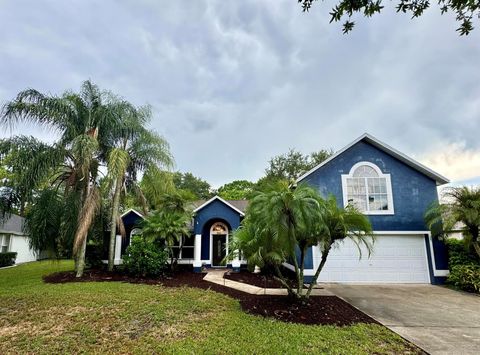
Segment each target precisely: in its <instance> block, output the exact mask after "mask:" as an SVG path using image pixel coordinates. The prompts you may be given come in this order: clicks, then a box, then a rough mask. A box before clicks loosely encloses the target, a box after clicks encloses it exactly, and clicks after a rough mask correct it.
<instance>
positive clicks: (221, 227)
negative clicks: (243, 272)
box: [210, 222, 228, 267]
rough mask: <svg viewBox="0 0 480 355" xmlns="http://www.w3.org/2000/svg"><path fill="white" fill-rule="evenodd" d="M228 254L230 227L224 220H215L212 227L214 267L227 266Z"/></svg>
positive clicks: (211, 245)
mask: <svg viewBox="0 0 480 355" xmlns="http://www.w3.org/2000/svg"><path fill="white" fill-rule="evenodd" d="M227 254H228V227H227V225H226V224H225V223H223V222H214V223H213V224H212V227H211V228H210V255H211V256H212V267H225V266H226V263H225V260H224V259H225V256H227Z"/></svg>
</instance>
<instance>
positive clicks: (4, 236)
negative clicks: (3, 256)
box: [0, 233, 13, 253]
mask: <svg viewBox="0 0 480 355" xmlns="http://www.w3.org/2000/svg"><path fill="white" fill-rule="evenodd" d="M7 237H10V238H9V239H8V244H6V245H4V244H3V243H4V240H7ZM12 239H13V238H12V235H11V234H10V233H2V234H0V252H2V248H3V247H4V246H6V247H7V251H6V252H5V253H8V252H10V248H11V246H12Z"/></svg>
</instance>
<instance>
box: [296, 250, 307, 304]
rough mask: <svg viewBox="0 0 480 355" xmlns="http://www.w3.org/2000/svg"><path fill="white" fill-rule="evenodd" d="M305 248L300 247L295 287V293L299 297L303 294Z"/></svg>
mask: <svg viewBox="0 0 480 355" xmlns="http://www.w3.org/2000/svg"><path fill="white" fill-rule="evenodd" d="M305 249H306V247H305V246H303V245H302V246H301V247H300V267H299V275H298V285H297V293H298V294H299V295H300V296H301V295H302V293H303V275H304V269H305V251H306V250H305Z"/></svg>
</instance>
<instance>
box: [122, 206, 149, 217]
mask: <svg viewBox="0 0 480 355" xmlns="http://www.w3.org/2000/svg"><path fill="white" fill-rule="evenodd" d="M132 212H133V213H135V214H136V215H137V216H139V217H140V218H142V219H145V217H144V216H143V214H141V213H140V212H138V211H137V210H135V209H133V208H130V209H129V210H127V211H125V212H123V213H122V215H121V216H120V218H122V217H125V216H126V215H127V214H129V213H132Z"/></svg>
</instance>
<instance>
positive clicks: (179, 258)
mask: <svg viewBox="0 0 480 355" xmlns="http://www.w3.org/2000/svg"><path fill="white" fill-rule="evenodd" d="M193 237H194V238H195V236H193ZM183 242H184V240H183V237H182V238H181V239H180V242H179V243H178V246H176V245H173V246H172V249H173V248H176V249H177V248H178V249H180V246H181V247H182V248H181V250H180V252H179V253H178V260H179V261H180V260H194V259H195V240H194V242H193V245H187V246H185V245H183ZM185 249H192V250H193V257H192V258H183V251H184V250H185Z"/></svg>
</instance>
